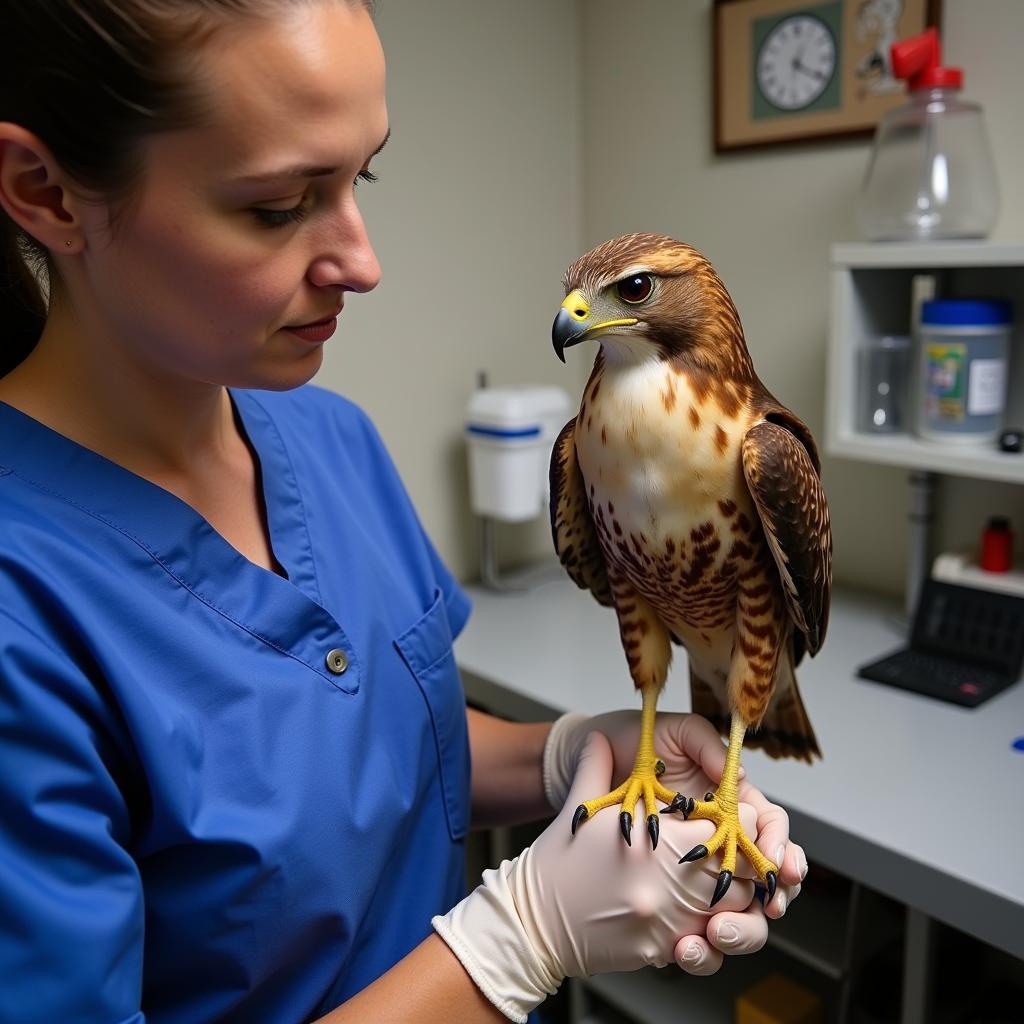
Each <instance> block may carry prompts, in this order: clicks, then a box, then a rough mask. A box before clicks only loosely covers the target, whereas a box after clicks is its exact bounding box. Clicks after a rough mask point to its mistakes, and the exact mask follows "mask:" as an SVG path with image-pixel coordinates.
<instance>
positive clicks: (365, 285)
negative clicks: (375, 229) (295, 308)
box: [306, 200, 380, 292]
mask: <svg viewBox="0 0 1024 1024" xmlns="http://www.w3.org/2000/svg"><path fill="white" fill-rule="evenodd" d="M306 277H307V278H308V280H309V282H310V284H312V285H314V286H315V287H317V288H341V289H342V290H343V291H349V292H369V291H372V290H373V289H374V288H376V287H377V285H378V283H379V282H380V264H379V263H378V262H377V256H376V254H375V253H374V251H373V246H372V245H370V239H369V236H368V235H367V233H366V225H365V224H364V223H363V217H362V214H361V213H360V212H359V210H358V209H357V207H356V205H355V203H354V202H353V201H351V200H349V201H348V202H347V203H346V204H345V206H344V208H343V209H342V210H340V211H339V215H338V216H337V217H336V218H332V219H331V221H330V223H329V225H327V226H325V233H324V235H322V236H321V237H320V238H319V239H318V249H317V255H316V256H315V257H314V258H313V260H312V261H311V263H310V265H309V270H308V271H307V272H306Z"/></svg>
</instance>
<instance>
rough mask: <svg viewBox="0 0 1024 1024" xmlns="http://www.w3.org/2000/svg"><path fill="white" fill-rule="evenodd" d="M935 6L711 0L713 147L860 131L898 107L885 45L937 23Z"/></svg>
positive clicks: (933, 2) (935, 1)
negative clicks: (712, 6)
mask: <svg viewBox="0 0 1024 1024" xmlns="http://www.w3.org/2000/svg"><path fill="white" fill-rule="evenodd" d="M941 9H942V3H941V0H714V8H713V11H712V19H713V27H712V35H713V79H714V81H713V94H714V111H713V117H714V146H715V151H716V152H718V153H723V152H728V151H731V150H737V149H747V148H750V147H755V146H769V145H780V144H785V143H795V142H808V141H812V140H813V141H817V140H820V139H835V138H842V137H851V136H858V135H862V136H863V135H870V134H871V133H872V132H873V131H874V129H875V127H876V126H877V124H878V122H879V121H880V120H881V118H882V116H883V115H884V114H885V113H886V112H887V111H888V110H891V109H892V108H893V107H894V106H898V105H899V104H901V103H903V102H905V97H906V85H905V83H904V82H901V81H899V80H897V79H894V78H893V77H892V74H891V68H890V57H889V46H890V45H891V44H892V43H893V42H895V41H896V40H898V39H905V38H907V37H908V36H913V35H917V34H918V33H919V32H922V31H924V29H925V28H927V27H928V26H935V27H936V28H938V27H939V19H940V15H941Z"/></svg>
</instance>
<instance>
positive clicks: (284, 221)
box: [250, 171, 377, 228]
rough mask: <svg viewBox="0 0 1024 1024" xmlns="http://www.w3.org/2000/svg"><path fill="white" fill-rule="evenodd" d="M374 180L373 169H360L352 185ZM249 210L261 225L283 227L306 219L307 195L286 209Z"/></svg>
mask: <svg viewBox="0 0 1024 1024" xmlns="http://www.w3.org/2000/svg"><path fill="white" fill-rule="evenodd" d="M376 180H377V175H376V174H374V173H373V171H360V172H359V173H358V174H357V175H356V180H355V181H354V182H353V185H354V186H355V185H358V184H359V182H361V181H365V182H366V183H367V184H372V183H373V182H375V181H376ZM250 212H251V213H252V215H253V216H254V217H255V218H256V220H257V221H258V222H259V224H260V225H261V226H262V227H265V228H283V227H285V226H286V225H288V224H298V223H299V222H301V221H303V220H305V219H306V215H307V214H308V213H309V197H308V195H306V196H303V197H302V200H301V202H299V203H298V204H296V205H295V206H292V207H290V208H289V209H287V210H267V209H264V208H263V207H260V206H254V207H252V208H251V210H250Z"/></svg>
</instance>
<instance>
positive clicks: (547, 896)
mask: <svg viewBox="0 0 1024 1024" xmlns="http://www.w3.org/2000/svg"><path fill="white" fill-rule="evenodd" d="M578 764H579V766H578V770H577V772H576V776H575V779H574V781H573V785H572V789H571V791H570V793H569V799H568V801H567V802H566V803H565V805H564V806H563V807H562V809H561V812H560V813H559V815H558V817H557V818H555V820H554V821H553V822H552V823H551V824H550V825H549V826H548V828H547V829H546V830H545V831H544V832H543V833H542V834H541V835H540V836H539V837H538V838H537V840H536V841H535V842H534V843H533V844H532V845H531V846H529V847H527V849H526V850H524V851H523V852H522V853H521V854H520V855H519V856H518V857H516V858H515V860H512V861H504V862H503V863H502V864H501V865H500V866H499V867H498V868H495V869H492V870H488V871H485V872H484V875H483V882H482V884H481V885H480V886H479V887H478V888H477V889H476V890H474V891H473V892H472V893H470V895H469V896H467V897H466V898H465V899H464V900H463V901H462V902H461V903H459V904H458V905H457V906H455V907H454V908H453V909H452V910H451V911H449V913H447V914H445V915H444V916H439V917H435V918H434V920H433V922H432V923H433V926H434V929H435V930H436V931H437V933H438V934H439V935H440V936H441V938H442V939H444V941H445V942H446V943H447V944H448V946H449V947H450V948H451V949H452V951H453V952H454V953H455V955H456V956H457V957H458V958H459V960H460V961H461V962H462V965H463V966H464V967H465V969H466V971H467V972H468V974H469V975H470V977H471V978H472V979H473V980H474V981H475V982H476V984H477V986H478V987H479V988H480V990H481V991H482V992H483V993H484V995H486V996H487V998H488V999H489V1000H490V1001H491V1002H492V1003H494V1005H495V1006H497V1007H498V1009H499V1010H501V1011H502V1013H504V1014H505V1015H506V1016H507V1017H509V1018H510V1019H511V1020H514V1021H525V1020H526V1015H527V1014H528V1013H529V1012H530V1010H532V1009H534V1008H535V1007H536V1006H537V1005H538V1004H539V1003H540V1002H542V1001H543V999H544V998H545V997H546V996H547V995H548V994H550V993H553V992H554V991H555V990H556V989H557V988H558V986H559V985H560V984H561V982H562V980H563V979H564V978H567V977H581V976H583V975H591V974H599V973H603V972H605V971H631V970H636V969H638V968H640V967H643V966H645V965H648V964H653V965H655V966H658V967H663V966H665V965H666V964H668V963H670V962H671V961H672V960H676V961H677V962H681V961H682V958H683V955H684V953H685V951H686V947H687V946H688V945H689V943H688V942H683V943H680V939H681V938H683V937H686V936H692V935H693V934H695V933H699V934H701V935H702V934H703V933H704V931H705V928H706V926H707V921H708V919H709V918H710V917H711V913H710V910H709V907H708V904H709V902H710V900H711V897H712V895H713V893H714V891H715V883H716V881H717V876H718V867H717V865H708V864H707V863H702V862H697V863H692V864H680V863H679V859H680V857H682V856H683V855H684V854H685V853H686V852H687V851H688V850H690V849H691V848H692V847H693V846H695V845H696V844H697V843H701V842H706V841H707V840H708V839H709V838H710V837H711V834H712V832H713V831H714V826H713V824H712V823H711V822H708V821H684V820H683V819H682V818H681V817H680V816H678V815H667V816H666V817H665V818H664V820H663V822H662V826H661V836H660V842H659V843H658V848H657V849H656V850H652V849H651V848H650V845H649V844H647V843H635V844H634V845H633V846H626V844H625V843H623V842H622V836H621V835H620V833H619V824H618V816H617V815H615V814H597V815H595V816H594V818H593V819H592V820H590V821H588V822H587V823H586V826H585V827H582V828H579V829H577V831H576V834H575V836H574V835H572V832H571V828H570V823H571V821H572V815H573V811H574V810H575V808H576V805H577V804H578V803H580V802H581V801H582V800H583V799H585V798H586V797H587V796H588V795H590V794H593V793H603V792H605V791H606V790H607V789H608V788H609V782H610V779H611V774H612V750H611V747H610V746H609V744H608V740H607V739H606V738H605V737H604V736H603V735H602V734H600V733H594V734H592V735H591V736H590V738H589V740H588V742H587V743H586V744H585V746H584V748H583V750H582V752H581V753H580V756H579V759H578ZM740 814H741V818H742V820H743V824H744V828H746V829H748V830H749V831H750V834H751V836H752V835H753V831H752V830H753V826H754V819H755V813H754V810H753V808H752V807H749V806H746V807H744V806H743V805H741V809H740ZM752 876H753V869H752V868H751V866H750V865H749V864H748V863H747V862H746V861H745V860H744V859H743V858H742V857H741V858H740V859H739V861H738V863H737V871H736V876H735V879H734V881H733V884H732V886H731V887H730V889H729V891H728V893H727V894H726V896H725V898H724V899H723V900H722V901H721V902H720V903H719V904H717V906H716V909H719V908H721V909H722V910H724V911H729V912H732V911H738V910H742V909H743V908H745V907H747V906H748V905H749V903H750V901H751V898H752V896H753V891H754V890H753V883H752V882H751V881H749V879H750V878H751V877H752Z"/></svg>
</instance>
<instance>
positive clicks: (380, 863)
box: [0, 386, 469, 1024]
mask: <svg viewBox="0 0 1024 1024" xmlns="http://www.w3.org/2000/svg"><path fill="white" fill-rule="evenodd" d="M232 398H233V401H234V403H235V406H236V409H237V411H238V414H239V417H240V420H241V422H242V424H243V425H244V429H245V431H246V433H247V434H248V437H249V440H250V442H251V444H252V446H253V448H254V450H255V452H256V454H257V456H258V460H259V464H260V467H261V470H262V484H263V492H264V496H265V499H266V507H267V516H268V520H269V529H270V536H271V540H272V543H273V548H274V553H275V555H276V556H277V559H278V561H279V562H280V564H281V565H282V566H283V568H284V569H285V570H286V572H287V576H288V578H287V579H284V578H282V577H281V576H278V575H275V574H274V573H271V572H267V571H266V570H264V569H261V568H259V567H257V566H256V565H254V564H252V563H251V562H249V561H248V560H247V559H246V558H244V557H243V556H242V555H240V554H239V553H238V552H237V551H235V550H234V548H232V547H231V546H230V545H229V544H228V543H227V542H226V541H225V540H224V539H223V538H222V537H221V536H220V535H219V534H218V533H216V532H215V531H214V530H213V528H212V527H211V526H210V525H209V524H208V523H207V522H206V520H204V519H203V518H201V517H200V516H199V515H198V514H197V513H196V512H195V511H194V510H193V509H192V508H191V507H190V506H188V505H187V504H185V503H184V502H182V501H180V500H179V499H178V498H176V497H174V496H173V495H171V494H170V493H169V492H167V491H165V490H163V489H162V488H160V487H157V486H156V485H154V484H151V483H149V482H148V481H146V480H144V479H142V478H141V477H138V476H136V475H135V474H133V473H131V472H129V471H127V470H125V469H123V468H121V467H120V466H117V465H116V464H114V463H112V462H110V461H108V460H107V459H104V458H103V457H101V456H99V455H97V454H95V453H94V452H91V451H89V450H88V449H86V448H83V447H82V446H80V445H78V444H76V443H74V442H73V441H70V440H68V439H67V438H65V437H63V436H62V435H60V434H57V433H55V432H54V431H52V430H50V429H48V428H47V427H44V426H43V425H42V424H40V423H38V422H37V421H35V420H33V419H31V418H29V417H27V416H25V415H23V414H21V413H19V412H17V411H16V410H14V409H13V408H11V407H10V406H7V405H5V404H3V403H0V1021H2V1022H3V1024H8V1022H18V1024H22V1022H24V1021H28V1020H40V1021H41V1020H60V1021H62V1022H64V1024H70V1022H89V1024H96V1022H104V1024H107V1022H110V1024H115V1022H131V1024H138V1022H140V1021H150V1022H153V1024H171V1022H182V1024H186V1022H187V1024H201V1022H204V1021H246V1022H249V1024H252V1022H262V1021H266V1022H273V1024H287V1022H291V1021H302V1020H307V1019H310V1018H314V1017H316V1016H319V1015H321V1014H323V1013H326V1012H327V1011H328V1010H330V1009H331V1008H333V1007H334V1006H336V1005H337V1004H339V1003H341V1002H343V1001H344V1000H345V999H346V998H348V997H349V996H351V995H353V994H354V993H356V992H358V991H359V990H360V989H362V988H364V987H365V986H366V985H368V984H369V983H370V982H372V981H373V980H374V979H375V978H377V977H379V976H380V975H381V974H382V973H383V972H384V971H386V970H387V969H388V968H389V967H390V966H391V965H392V964H394V963H395V962H396V961H397V960H399V959H400V958H401V957H403V956H404V955H405V954H406V953H408V952H409V951H410V950H411V949H412V948H413V947H414V946H416V945H417V944H418V943H419V942H420V941H421V940H422V939H423V938H424V937H425V936H426V935H428V934H429V932H430V918H431V916H432V915H433V914H435V913H439V912H443V911H445V910H447V909H448V908H449V907H451V906H452V905H453V904H454V903H456V902H457V901H458V900H459V899H460V898H461V896H462V895H463V893H464V889H465V876H464V839H465V836H466V832H467V829H468V824H469V747H468V738H467V731H466V718H465V702H464V696H463V693H462V689H461V685H460V681H459V678H458V673H457V670H456V667H455V662H454V659H453V656H452V638H453V636H455V635H457V634H458V632H459V630H460V629H461V628H462V626H463V625H464V623H465V620H466V618H467V616H468V613H469V602H468V599H467V598H466V596H465V594H464V593H463V592H462V590H461V589H460V588H459V586H458V585H457V583H456V582H455V581H454V580H453V578H452V577H451V575H450V574H449V573H448V571H447V570H446V569H445V568H444V566H443V565H442V564H441V562H440V559H439V558H438V556H437V554H436V552H435V551H434V549H433V547H432V546H431V544H430V542H429V540H428V539H427V537H426V536H425V534H424V532H423V530H422V528H421V526H420V523H419V521H418V520H417V517H416V514H415V512H414V511H413V508H412V505H411V503H410V501H409V498H408V496H407V494H406V492H405V490H404V488H403V487H402V484H401V482H400V481H399V478H398V475H397V473H396V471H395V469H394V466H393V465H392V463H391V460H390V459H389V458H388V456H387V453H386V452H385V450H384V447H383V444H382V443H381V440H380V438H379V437H378V435H377V433H376V432H375V430H374V429H373V427H372V426H371V424H370V423H369V421H368V419H367V418H366V416H365V415H364V414H363V413H361V412H360V411H359V410H358V409H357V408H356V407H355V406H353V405H352V404H351V403H349V402H347V401H345V400H344V399H341V398H339V397H338V396H336V395H333V394H330V393H329V392H326V391H324V390H321V389H319V388H315V387H309V386H307V387H304V388H300V389H298V390H297V391H294V392H290V393H285V394H272V393H266V392H245V391H239V392H232ZM338 651H340V652H342V654H343V656H344V658H343V659H339V658H338V656H337V654H336V653H335V654H333V656H332V652H338ZM329 656H331V657H329ZM342 660H347V663H348V667H347V669H346V670H345V671H344V672H343V673H341V674H336V673H335V672H333V671H331V669H330V668H329V667H328V662H329V661H330V662H331V663H332V664H333V665H334V666H335V667H338V665H339V662H340V661H342Z"/></svg>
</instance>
